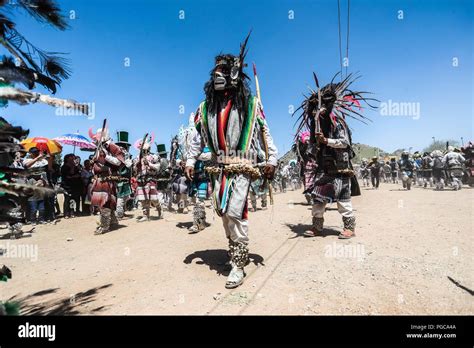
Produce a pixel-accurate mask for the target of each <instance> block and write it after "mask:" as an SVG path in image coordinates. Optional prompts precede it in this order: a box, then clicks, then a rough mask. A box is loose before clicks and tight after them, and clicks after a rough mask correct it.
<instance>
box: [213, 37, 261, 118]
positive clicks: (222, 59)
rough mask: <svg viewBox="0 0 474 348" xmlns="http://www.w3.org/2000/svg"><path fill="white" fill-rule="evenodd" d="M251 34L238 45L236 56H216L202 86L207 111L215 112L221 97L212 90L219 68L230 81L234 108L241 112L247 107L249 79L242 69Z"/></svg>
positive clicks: (244, 65)
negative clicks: (207, 78) (206, 80)
mask: <svg viewBox="0 0 474 348" xmlns="http://www.w3.org/2000/svg"><path fill="white" fill-rule="evenodd" d="M251 33H252V31H250V32H249V33H248V35H247V37H246V38H245V40H244V41H243V43H241V44H240V52H239V55H238V56H235V55H233V54H219V55H218V56H216V58H215V65H214V67H213V69H212V70H211V73H210V75H211V77H210V79H209V81H208V82H206V84H205V85H204V92H205V94H206V102H207V107H208V110H216V109H217V107H218V103H219V99H220V97H221V95H217V93H216V90H215V88H214V87H215V86H214V79H215V74H216V69H217V68H220V70H221V71H222V72H223V74H224V75H225V76H226V78H227V80H229V81H230V82H229V86H230V88H231V89H232V90H233V91H234V92H233V95H232V100H233V103H234V105H235V107H236V108H237V109H239V110H243V109H244V108H245V107H246V106H247V102H248V99H249V97H250V87H249V85H248V81H249V80H250V78H249V76H248V75H247V74H246V73H245V72H244V68H245V67H246V66H247V64H245V57H246V56H247V53H248V49H247V43H248V41H249V38H250V34H251Z"/></svg>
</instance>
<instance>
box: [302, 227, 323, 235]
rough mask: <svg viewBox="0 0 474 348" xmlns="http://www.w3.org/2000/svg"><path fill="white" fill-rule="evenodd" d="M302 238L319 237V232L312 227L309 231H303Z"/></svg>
mask: <svg viewBox="0 0 474 348" xmlns="http://www.w3.org/2000/svg"><path fill="white" fill-rule="evenodd" d="M303 236H305V237H319V236H321V232H320V231H318V230H317V229H315V228H314V227H312V228H311V229H309V230H306V231H304V232H303Z"/></svg>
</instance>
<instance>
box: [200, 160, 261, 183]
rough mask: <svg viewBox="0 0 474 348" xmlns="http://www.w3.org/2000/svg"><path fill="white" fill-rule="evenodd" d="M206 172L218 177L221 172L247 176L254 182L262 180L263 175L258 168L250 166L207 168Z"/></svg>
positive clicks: (234, 165)
mask: <svg viewBox="0 0 474 348" xmlns="http://www.w3.org/2000/svg"><path fill="white" fill-rule="evenodd" d="M206 172H208V173H209V174H210V175H218V174H220V173H221V172H224V173H225V174H247V175H249V176H250V177H251V178H252V180H255V179H258V178H260V176H261V174H260V171H259V170H258V169H257V168H254V167H252V166H251V165H248V164H228V165H221V166H219V167H211V166H209V167H206Z"/></svg>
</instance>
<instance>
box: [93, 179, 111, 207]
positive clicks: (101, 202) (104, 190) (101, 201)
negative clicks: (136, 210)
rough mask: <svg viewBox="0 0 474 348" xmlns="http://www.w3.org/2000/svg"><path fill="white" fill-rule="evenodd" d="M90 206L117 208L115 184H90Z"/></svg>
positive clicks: (97, 182) (102, 182)
mask: <svg viewBox="0 0 474 348" xmlns="http://www.w3.org/2000/svg"><path fill="white" fill-rule="evenodd" d="M91 191H92V197H91V204H92V205H93V206H95V207H99V208H100V209H101V208H110V209H112V210H115V208H116V207H117V184H116V183H115V182H113V181H98V180H97V181H95V182H94V183H93V184H92V189H91Z"/></svg>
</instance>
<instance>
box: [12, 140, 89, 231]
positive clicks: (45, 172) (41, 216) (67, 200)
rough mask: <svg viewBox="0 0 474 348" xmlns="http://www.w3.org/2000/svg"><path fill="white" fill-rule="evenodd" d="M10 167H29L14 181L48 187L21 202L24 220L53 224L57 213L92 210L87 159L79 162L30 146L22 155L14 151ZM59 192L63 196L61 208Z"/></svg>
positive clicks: (68, 214) (67, 215)
mask: <svg viewBox="0 0 474 348" xmlns="http://www.w3.org/2000/svg"><path fill="white" fill-rule="evenodd" d="M13 167H14V168H20V169H29V171H28V175H27V176H17V177H16V178H15V179H14V180H15V182H17V183H27V184H30V185H36V186H41V187H47V188H50V189H51V190H45V191H41V190H38V191H34V193H32V194H31V195H30V196H29V197H26V198H24V199H23V200H22V201H21V205H22V210H23V213H24V215H25V219H26V221H27V223H31V224H34V225H35V224H43V223H55V222H56V220H57V219H58V217H60V216H62V217H64V218H65V219H68V218H73V217H75V216H78V215H90V214H92V213H94V211H93V209H92V207H91V205H90V185H91V181H92V177H93V174H92V166H91V161H90V160H85V161H84V163H81V158H80V157H79V156H76V155H74V154H67V155H65V156H64V158H61V155H60V154H56V155H50V154H48V153H47V152H46V151H40V150H39V149H38V148H36V147H32V148H30V149H29V151H28V153H26V155H25V156H23V157H22V154H21V153H17V154H16V156H15V161H14V163H13ZM58 194H63V196H64V200H63V204H62V207H61V205H60V203H59V201H58Z"/></svg>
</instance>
